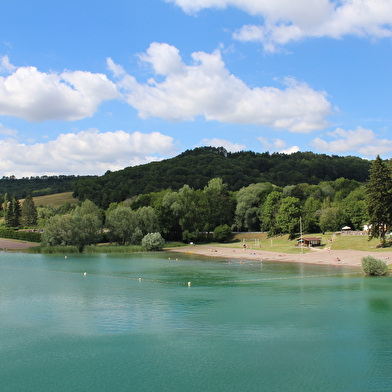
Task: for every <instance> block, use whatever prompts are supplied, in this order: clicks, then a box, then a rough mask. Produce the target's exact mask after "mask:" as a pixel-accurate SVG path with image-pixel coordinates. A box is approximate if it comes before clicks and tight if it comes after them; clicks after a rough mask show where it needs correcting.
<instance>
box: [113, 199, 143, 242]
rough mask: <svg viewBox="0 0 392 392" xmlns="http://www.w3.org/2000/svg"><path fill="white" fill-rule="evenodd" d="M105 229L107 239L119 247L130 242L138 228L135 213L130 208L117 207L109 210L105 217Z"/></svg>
mask: <svg viewBox="0 0 392 392" xmlns="http://www.w3.org/2000/svg"><path fill="white" fill-rule="evenodd" d="M106 227H107V229H108V236H109V239H110V240H111V241H113V242H117V244H119V245H126V244H129V243H130V242H131V238H132V235H133V234H134V232H135V230H136V228H137V227H138V219H137V215H136V212H135V211H133V210H131V208H130V207H124V206H121V205H120V206H117V208H115V209H114V210H110V211H109V212H108V214H107V216H106Z"/></svg>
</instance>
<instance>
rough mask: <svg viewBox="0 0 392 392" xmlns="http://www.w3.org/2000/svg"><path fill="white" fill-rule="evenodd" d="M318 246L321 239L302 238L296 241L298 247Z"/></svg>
mask: <svg viewBox="0 0 392 392" xmlns="http://www.w3.org/2000/svg"><path fill="white" fill-rule="evenodd" d="M301 245H302V246H320V245H321V238H318V237H302V238H299V239H298V246H301Z"/></svg>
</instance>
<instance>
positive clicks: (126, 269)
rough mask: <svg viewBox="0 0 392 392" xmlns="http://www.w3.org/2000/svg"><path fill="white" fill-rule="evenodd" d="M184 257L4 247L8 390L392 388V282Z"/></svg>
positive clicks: (1, 278)
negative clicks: (29, 252) (50, 253)
mask: <svg viewBox="0 0 392 392" xmlns="http://www.w3.org/2000/svg"><path fill="white" fill-rule="evenodd" d="M176 257H177V258H178V259H179V260H176V259H175V258H173V257H171V258H170V259H169V257H168V255H167V254H164V253H162V254H155V255H154V256H153V257H152V256H151V255H150V254H137V255H75V256H73V255H72V256H68V258H67V259H65V258H64V257H62V256H44V255H24V254H8V253H1V254H0V339H1V342H2V343H1V346H0V361H1V363H2V365H1V367H0V374H1V380H2V388H1V390H2V391H43V390H45V391H70V390H83V391H97V390H99V391H106V390H107V391H122V390H124V391H125V390H127V391H128V390H132V391H378V390H392V376H391V373H390V369H391V368H392V355H391V351H390V347H391V343H392V342H391V339H392V338H391V333H390V331H389V326H390V325H391V321H392V313H391V308H392V302H391V299H390V298H391V295H390V287H391V286H390V285H391V283H390V282H391V280H390V278H389V277H382V278H369V277H364V276H363V275H362V274H361V273H360V272H358V271H357V270H353V269H348V268H346V267H336V266H311V265H300V264H292V263H280V264H279V263H268V262H264V263H254V262H253V263H251V262H246V263H243V264H240V263H239V262H238V261H236V260H231V261H227V260H216V259H214V260H209V259H207V258H198V257H196V256H193V255H192V256H185V255H183V256H178V255H177V256H176ZM85 272H86V275H84V273H85ZM189 281H191V282H192V285H191V287H188V286H187V282H189Z"/></svg>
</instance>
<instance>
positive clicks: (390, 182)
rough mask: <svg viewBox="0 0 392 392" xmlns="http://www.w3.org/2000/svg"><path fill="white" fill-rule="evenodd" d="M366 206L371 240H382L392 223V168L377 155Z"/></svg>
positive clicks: (372, 167)
mask: <svg viewBox="0 0 392 392" xmlns="http://www.w3.org/2000/svg"><path fill="white" fill-rule="evenodd" d="M366 204H367V210H368V213H369V227H370V231H369V238H378V237H380V238H381V242H382V243H383V244H385V235H386V233H387V232H388V229H389V227H390V225H391V223H392V176H391V168H390V166H389V165H387V164H385V163H384V162H383V160H382V159H381V158H380V156H379V155H377V157H376V159H375V160H374V162H373V164H372V166H371V168H370V177H369V182H368V184H367V187H366Z"/></svg>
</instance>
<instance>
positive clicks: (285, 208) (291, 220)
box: [276, 196, 301, 239]
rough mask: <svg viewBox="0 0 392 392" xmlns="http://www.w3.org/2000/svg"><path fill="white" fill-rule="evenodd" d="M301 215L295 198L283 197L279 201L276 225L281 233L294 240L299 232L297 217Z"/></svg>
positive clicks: (298, 201) (298, 202) (297, 200)
mask: <svg viewBox="0 0 392 392" xmlns="http://www.w3.org/2000/svg"><path fill="white" fill-rule="evenodd" d="M300 215H301V208H300V200H299V199H297V198H296V197H292V196H289V197H285V198H283V199H282V200H281V202H280V206H279V210H278V214H277V216H276V225H277V226H278V227H279V230H280V231H281V232H282V233H287V234H289V235H290V238H291V239H292V238H294V236H295V234H296V233H297V232H298V231H299V230H298V229H299V217H300Z"/></svg>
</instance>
